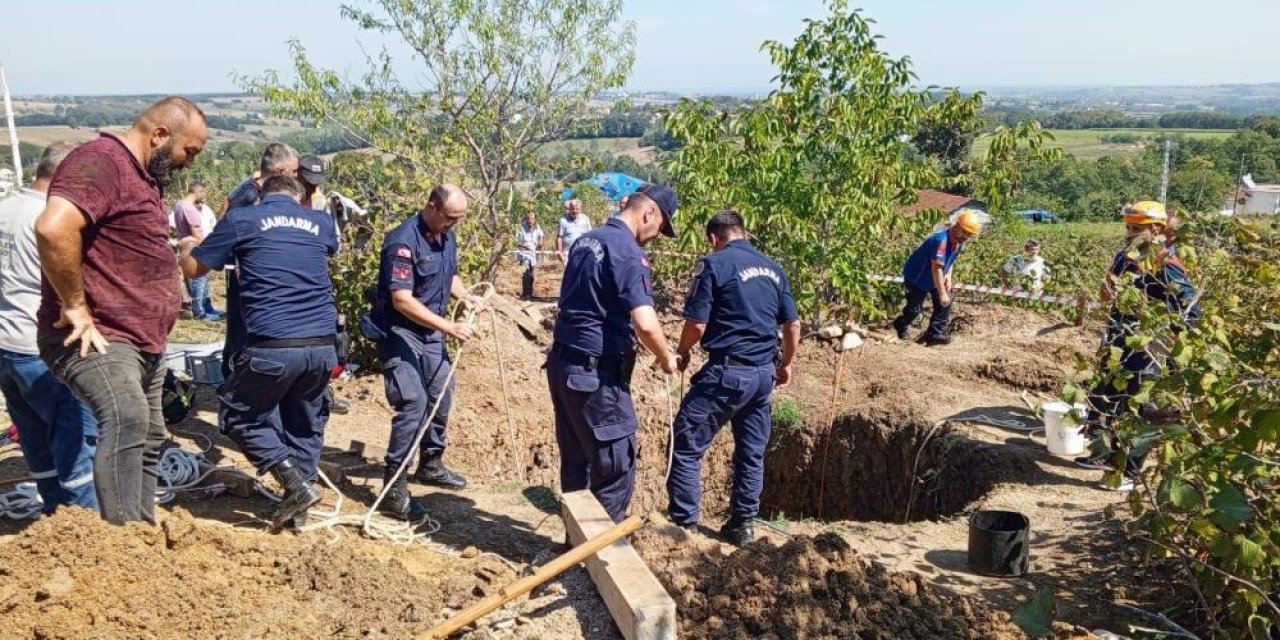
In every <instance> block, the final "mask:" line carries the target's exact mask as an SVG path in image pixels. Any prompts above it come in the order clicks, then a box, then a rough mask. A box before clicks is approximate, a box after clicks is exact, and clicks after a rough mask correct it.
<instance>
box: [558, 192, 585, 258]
mask: <svg viewBox="0 0 1280 640" xmlns="http://www.w3.org/2000/svg"><path fill="white" fill-rule="evenodd" d="M590 230H591V219H590V218H588V217H587V214H585V213H583V212H582V201H581V200H578V199H577V198H575V199H573V200H568V201H566V202H565V203H564V216H563V217H561V218H560V227H559V229H558V230H557V231H556V255H558V256H560V261H561V262H567V261H568V259H569V251H570V250H571V249H573V243H575V242H577V241H578V238H581V237H582V235H583V234H584V233H586V232H588V231H590Z"/></svg>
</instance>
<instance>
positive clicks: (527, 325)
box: [488, 293, 547, 342]
mask: <svg viewBox="0 0 1280 640" xmlns="http://www.w3.org/2000/svg"><path fill="white" fill-rule="evenodd" d="M488 303H489V304H490V305H492V306H493V308H494V310H495V311H498V312H500V313H501V314H502V315H504V316H507V317H508V318H511V320H512V321H513V322H515V323H516V326H518V327H520V330H521V331H522V332H524V334H525V337H526V338H528V339H530V340H533V341H535V342H539V341H542V340H544V339H546V337H547V331H546V329H543V328H542V325H541V324H539V323H538V322H536V321H535V320H534V319H533V318H531V317H529V314H527V313H525V312H524V311H523V310H522V309H520V308H519V307H517V306H516V305H515V303H513V302H511V301H510V300H508V299H507V298H505V297H503V296H502V295H501V294H497V293H495V294H493V296H492V297H490V298H489V302H488Z"/></svg>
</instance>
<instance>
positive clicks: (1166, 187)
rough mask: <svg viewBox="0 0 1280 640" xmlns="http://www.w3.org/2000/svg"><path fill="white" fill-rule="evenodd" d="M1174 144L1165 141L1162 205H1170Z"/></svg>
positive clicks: (1162, 171)
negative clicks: (1171, 148)
mask: <svg viewBox="0 0 1280 640" xmlns="http://www.w3.org/2000/svg"><path fill="white" fill-rule="evenodd" d="M1172 146H1173V143H1172V142H1170V141H1169V139H1168V138H1165V139H1164V167H1163V168H1162V169H1161V170H1160V204H1169V149H1170V147H1172Z"/></svg>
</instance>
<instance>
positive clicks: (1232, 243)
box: [1068, 214, 1280, 640]
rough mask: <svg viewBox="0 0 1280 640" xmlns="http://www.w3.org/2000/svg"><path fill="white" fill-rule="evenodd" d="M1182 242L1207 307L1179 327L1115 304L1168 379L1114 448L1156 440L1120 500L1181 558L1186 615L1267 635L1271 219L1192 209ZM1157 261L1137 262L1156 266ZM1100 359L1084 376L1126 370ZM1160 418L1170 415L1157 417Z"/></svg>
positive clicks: (1277, 556) (1279, 339)
mask: <svg viewBox="0 0 1280 640" xmlns="http://www.w3.org/2000/svg"><path fill="white" fill-rule="evenodd" d="M1178 238H1179V248H1178V257H1179V258H1180V259H1182V260H1183V262H1184V263H1186V264H1187V265H1188V268H1189V269H1190V270H1191V273H1192V274H1193V279H1194V280H1195V281H1196V284H1197V285H1198V288H1199V294H1200V298H1199V300H1200V304H1201V306H1202V308H1203V315H1202V317H1201V318H1200V320H1199V322H1198V323H1194V324H1193V325H1192V326H1190V327H1186V328H1182V327H1183V326H1184V325H1185V324H1186V323H1184V322H1183V321H1182V319H1180V318H1175V317H1173V315H1172V314H1173V312H1171V311H1170V310H1169V309H1168V308H1167V307H1166V306H1165V305H1164V304H1162V303H1157V302H1152V301H1150V300H1149V299H1148V298H1147V297H1146V296H1145V295H1143V294H1142V293H1141V292H1140V291H1138V290H1137V289H1136V288H1135V287H1134V285H1132V284H1128V283H1125V284H1123V285H1122V286H1121V288H1120V289H1119V291H1118V295H1117V304H1120V305H1123V307H1124V310H1125V312H1126V313H1127V314H1132V315H1133V316H1135V317H1136V318H1138V321H1137V326H1138V327H1139V328H1138V330H1137V331H1136V332H1135V334H1134V335H1133V336H1132V337H1131V338H1129V344H1130V346H1131V348H1137V349H1146V350H1148V351H1149V352H1150V353H1151V354H1152V356H1153V357H1154V358H1156V359H1157V361H1159V362H1161V363H1163V365H1164V366H1163V369H1164V375H1163V376H1161V377H1159V378H1148V379H1147V380H1146V381H1144V383H1143V384H1142V385H1141V388H1140V389H1139V391H1138V393H1137V394H1135V396H1134V398H1133V402H1132V403H1131V407H1130V412H1128V413H1126V414H1124V415H1122V416H1120V418H1119V420H1118V429H1119V431H1118V435H1117V437H1116V441H1115V442H1114V443H1112V445H1113V446H1114V448H1116V449H1118V450H1120V451H1129V450H1131V449H1132V448H1133V447H1134V446H1137V445H1139V444H1144V445H1145V444H1146V443H1154V444H1153V445H1152V446H1153V447H1154V449H1153V454H1152V456H1151V457H1152V458H1153V459H1155V460H1156V464H1155V465H1154V467H1153V468H1152V469H1150V470H1148V472H1147V473H1146V474H1144V476H1143V478H1142V482H1140V483H1139V488H1140V491H1137V492H1134V493H1133V494H1130V498H1129V505H1130V507H1131V508H1132V509H1133V512H1134V514H1135V516H1136V520H1135V521H1134V523H1133V530H1134V531H1135V532H1137V533H1138V535H1139V536H1140V537H1141V538H1143V539H1145V540H1147V541H1149V542H1150V543H1151V544H1152V546H1153V549H1154V551H1155V553H1156V554H1157V555H1159V556H1168V557H1173V558H1176V559H1177V560H1178V561H1179V562H1180V563H1181V564H1182V565H1183V566H1184V567H1185V569H1186V574H1185V575H1187V576H1189V577H1190V578H1191V579H1192V581H1193V584H1194V585H1195V591H1196V598H1195V599H1194V600H1189V601H1188V610H1189V611H1188V615H1190V611H1191V610H1194V612H1195V613H1196V614H1198V615H1199V616H1203V617H1201V618H1200V623H1201V624H1200V626H1202V627H1204V628H1205V630H1206V631H1207V632H1209V633H1211V637H1221V638H1233V639H1235V638H1254V639H1258V640H1263V639H1265V638H1270V637H1274V636H1273V635H1270V634H1272V633H1274V632H1275V627H1276V625H1277V623H1280V604H1278V601H1280V599H1278V598H1277V595H1276V594H1277V589H1278V588H1280V504H1278V503H1277V501H1276V492H1275V487H1276V486H1277V483H1280V462H1277V458H1276V451H1277V443H1278V442H1280V324H1278V323H1277V318H1276V309H1278V308H1280V270H1277V269H1276V264H1277V263H1280V226H1277V225H1276V224H1275V223H1274V222H1272V221H1262V220H1229V221H1224V220H1223V219H1222V218H1221V217H1219V216H1217V215H1216V214H1204V215H1200V216H1197V215H1191V216H1188V218H1187V220H1186V221H1185V224H1184V225H1183V226H1182V227H1180V229H1179V231H1178ZM1134 255H1135V256H1136V257H1139V256H1137V254H1136V253H1135V254H1134ZM1155 259H1156V258H1155V255H1154V254H1152V255H1151V256H1148V257H1146V258H1141V262H1142V264H1143V265H1144V268H1146V269H1153V268H1158V265H1151V264H1148V262H1149V261H1151V260H1155ZM1104 362H1105V364H1104V366H1103V367H1101V369H1100V370H1099V371H1098V372H1097V374H1096V375H1095V377H1094V380H1093V381H1092V382H1093V383H1097V382H1100V381H1105V380H1112V381H1118V382H1117V384H1120V385H1123V384H1124V383H1125V382H1126V375H1132V374H1127V372H1124V371H1122V370H1121V368H1120V366H1119V365H1118V363H1116V362H1115V361H1114V359H1108V360H1105V361H1104ZM1075 393H1078V392H1077V391H1076V390H1074V389H1068V395H1073V394H1075ZM1143 404H1147V405H1149V406H1150V407H1151V408H1152V409H1155V410H1154V411H1153V410H1150V409H1149V410H1147V411H1138V407H1139V406H1140V405H1143ZM1161 415H1162V416H1165V417H1168V416H1173V417H1174V419H1172V420H1169V419H1164V420H1159V421H1155V422H1153V421H1152V418H1154V417H1156V416H1161ZM1206 637H1210V636H1209V635H1206Z"/></svg>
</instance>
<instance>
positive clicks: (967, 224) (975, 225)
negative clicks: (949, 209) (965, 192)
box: [955, 208, 986, 236]
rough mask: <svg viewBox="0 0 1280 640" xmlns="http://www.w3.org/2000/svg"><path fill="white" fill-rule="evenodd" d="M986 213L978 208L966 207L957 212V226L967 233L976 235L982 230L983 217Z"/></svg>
mask: <svg viewBox="0 0 1280 640" xmlns="http://www.w3.org/2000/svg"><path fill="white" fill-rule="evenodd" d="M985 215H986V214H984V213H983V212H981V211H979V210H977V209H969V208H964V209H961V210H959V211H957V212H956V221H955V226H957V227H960V228H961V229H963V230H964V232H965V233H967V234H969V235H972V236H976V235H978V232H980V231H982V219H983V217H984V216H985Z"/></svg>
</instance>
